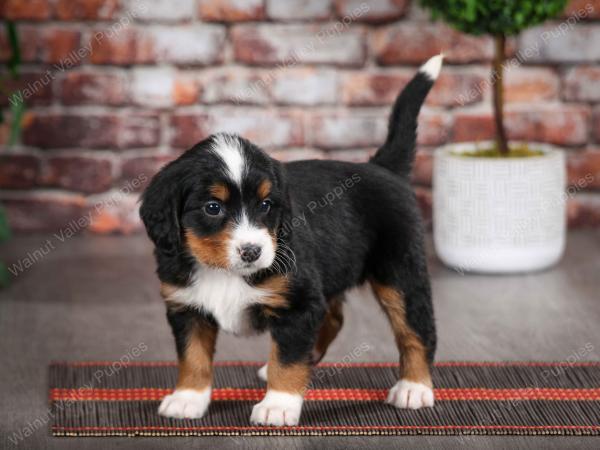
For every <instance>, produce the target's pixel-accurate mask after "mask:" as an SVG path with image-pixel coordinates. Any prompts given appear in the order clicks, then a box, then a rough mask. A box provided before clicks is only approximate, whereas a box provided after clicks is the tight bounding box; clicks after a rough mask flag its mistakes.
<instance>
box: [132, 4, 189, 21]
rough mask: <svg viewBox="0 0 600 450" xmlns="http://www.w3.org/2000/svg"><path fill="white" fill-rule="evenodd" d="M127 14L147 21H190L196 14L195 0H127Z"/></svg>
mask: <svg viewBox="0 0 600 450" xmlns="http://www.w3.org/2000/svg"><path fill="white" fill-rule="evenodd" d="M122 1H123V0H122ZM123 10H124V13H125V14H129V15H130V16H132V17H134V18H135V20H137V21H146V22H170V23H177V22H190V21H191V20H193V19H194V17H195V16H196V1H195V0H177V2H173V0H153V1H151V2H148V1H142V0H125V1H124V2H123Z"/></svg>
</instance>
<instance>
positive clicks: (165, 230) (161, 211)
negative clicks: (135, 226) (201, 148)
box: [140, 160, 184, 257]
mask: <svg viewBox="0 0 600 450" xmlns="http://www.w3.org/2000/svg"><path fill="white" fill-rule="evenodd" d="M180 167H181V164H180V161H179V160H175V161H173V162H171V163H169V164H168V165H166V166H165V167H164V168H162V169H161V170H160V172H158V173H157V174H156V175H155V176H154V178H152V181H151V182H150V185H149V186H148V187H147V188H146V190H145V191H144V193H143V195H142V206H141V207H140V216H141V218H142V221H143V222H144V226H145V227H146V232H147V233H148V236H149V237H150V239H151V240H152V242H154V245H155V246H156V253H157V256H159V255H160V256H165V257H169V256H170V257H173V256H177V255H179V254H181V249H182V247H181V245H182V233H181V225H180V215H181V208H182V202H183V198H182V196H183V194H184V193H183V187H182V183H181V181H182V180H181V179H182V174H181V172H180Z"/></svg>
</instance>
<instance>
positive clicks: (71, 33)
mask: <svg viewBox="0 0 600 450" xmlns="http://www.w3.org/2000/svg"><path fill="white" fill-rule="evenodd" d="M40 45H41V59H42V61H43V62H46V63H52V64H56V63H64V64H65V65H66V64H68V66H66V67H67V68H70V66H71V65H78V64H80V63H81V62H82V60H83V59H84V58H81V57H80V56H79V55H77V51H78V50H79V49H80V48H81V33H80V32H79V31H77V30H66V29H64V28H61V27H51V28H46V29H44V30H43V32H42V34H41V44H40Z"/></svg>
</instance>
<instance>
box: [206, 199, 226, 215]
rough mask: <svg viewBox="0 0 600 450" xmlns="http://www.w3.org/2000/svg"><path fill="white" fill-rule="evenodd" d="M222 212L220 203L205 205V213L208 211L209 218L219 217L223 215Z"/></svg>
mask: <svg viewBox="0 0 600 450" xmlns="http://www.w3.org/2000/svg"><path fill="white" fill-rule="evenodd" d="M221 210H222V208H221V204H220V203H219V202H208V203H207V204H206V205H204V211H206V214H208V215H209V216H218V215H219V214H221Z"/></svg>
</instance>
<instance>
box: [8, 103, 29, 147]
mask: <svg viewBox="0 0 600 450" xmlns="http://www.w3.org/2000/svg"><path fill="white" fill-rule="evenodd" d="M10 112H11V117H12V123H11V124H10V135H9V138H8V145H9V146H12V145H15V144H17V143H18V142H19V140H20V138H21V128H22V127H21V123H22V121H23V114H24V112H25V103H24V102H23V99H22V98H19V97H17V96H15V95H13V97H12V99H11V102H10Z"/></svg>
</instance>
